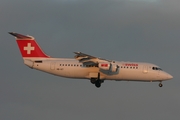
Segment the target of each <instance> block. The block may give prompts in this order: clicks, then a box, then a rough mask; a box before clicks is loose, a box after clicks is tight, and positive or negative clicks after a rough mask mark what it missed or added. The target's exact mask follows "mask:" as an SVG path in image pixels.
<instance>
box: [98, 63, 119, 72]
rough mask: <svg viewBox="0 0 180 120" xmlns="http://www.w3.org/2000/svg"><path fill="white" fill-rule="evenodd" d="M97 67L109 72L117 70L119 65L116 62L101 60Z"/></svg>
mask: <svg viewBox="0 0 180 120" xmlns="http://www.w3.org/2000/svg"><path fill="white" fill-rule="evenodd" d="M98 67H99V68H100V69H101V70H105V71H109V72H117V71H118V68H119V66H118V65H116V64H112V63H108V62H103V63H99V64H98Z"/></svg>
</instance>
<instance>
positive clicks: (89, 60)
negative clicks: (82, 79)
mask: <svg viewBox="0 0 180 120" xmlns="http://www.w3.org/2000/svg"><path fill="white" fill-rule="evenodd" d="M74 53H75V54H76V55H75V56H74V58H75V59H77V60H79V62H82V63H84V64H97V63H99V62H111V60H106V59H103V58H98V57H95V56H92V55H88V54H85V53H82V52H74Z"/></svg>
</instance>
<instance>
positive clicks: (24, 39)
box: [9, 32, 49, 58]
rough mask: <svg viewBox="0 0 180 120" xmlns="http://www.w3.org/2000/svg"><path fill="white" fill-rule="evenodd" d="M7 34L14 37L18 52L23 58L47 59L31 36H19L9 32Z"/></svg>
mask: <svg viewBox="0 0 180 120" xmlns="http://www.w3.org/2000/svg"><path fill="white" fill-rule="evenodd" d="M9 34H11V35H13V36H15V38H16V42H17V44H18V46H19V50H20V52H21V55H22V57H23V58H27V57H28V58H31V57H33V58H35V57H38V58H48V57H49V56H47V55H46V54H45V53H44V52H43V51H42V49H41V48H40V47H39V45H38V44H37V42H36V41H35V39H34V38H33V37H32V36H28V35H27V36H26V35H21V34H18V33H13V32H9Z"/></svg>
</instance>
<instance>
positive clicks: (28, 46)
mask: <svg viewBox="0 0 180 120" xmlns="http://www.w3.org/2000/svg"><path fill="white" fill-rule="evenodd" d="M24 50H26V51H27V54H31V50H34V47H33V46H31V43H28V44H27V46H26V47H24Z"/></svg>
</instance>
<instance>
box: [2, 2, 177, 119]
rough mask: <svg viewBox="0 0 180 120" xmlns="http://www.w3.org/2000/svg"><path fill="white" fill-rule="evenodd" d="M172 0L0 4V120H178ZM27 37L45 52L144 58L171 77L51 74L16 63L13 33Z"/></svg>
mask: <svg viewBox="0 0 180 120" xmlns="http://www.w3.org/2000/svg"><path fill="white" fill-rule="evenodd" d="M179 6H180V1H178V0H171V1H170V0H98V1H97V0H62V1H61V0H51V1H49V0H39V1H37V0H30V1H27V0H14V1H12V0H4V1H0V41H1V44H0V46H1V47H0V53H1V56H2V57H1V69H0V72H1V79H0V96H1V97H0V119H1V120H12V119H13V120H50V119H52V120H59V119H61V120H69V119H74V120H79V119H86V120H92V119H94V120H101V119H102V120H109V119H112V120H113V119H114V120H116V119H121V120H130V119H133V120H144V119H146V120H152V119H153V120H159V119H163V120H169V119H171V120H178V119H180V115H179V111H180V103H179V101H180V94H179V91H180V87H179V85H180V82H179V79H180V76H179V72H180V70H179V67H180V64H179V60H180V57H179V56H180V53H179V50H180V47H179V45H180V40H179V39H180V34H179V32H180V7H179ZM9 31H13V32H19V33H22V34H29V35H32V36H34V37H35V38H36V39H37V42H38V43H39V44H40V46H41V47H42V48H43V50H44V51H45V52H46V53H47V54H48V55H51V56H53V57H68V58H71V57H73V56H74V54H73V52H74V51H81V52H85V53H88V54H91V55H94V56H98V57H102V58H107V59H112V60H119V61H140V62H141V61H142V62H150V63H154V64H156V65H159V66H160V67H162V68H163V69H164V70H165V71H167V72H168V73H170V74H172V75H173V76H174V79H173V80H171V81H167V82H164V83H163V84H164V86H163V88H159V87H158V83H140V82H111V81H105V83H104V84H102V87H101V88H100V89H97V88H95V87H94V85H92V84H91V83H90V82H89V81H88V80H76V79H66V78H61V77H56V76H53V75H50V74H46V73H43V72H40V71H36V70H32V69H29V68H28V67H26V66H25V65H23V60H22V58H21V55H20V53H19V50H18V47H17V45H16V42H15V40H14V38H13V37H12V36H10V35H8V34H7V32H9Z"/></svg>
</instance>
